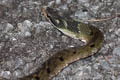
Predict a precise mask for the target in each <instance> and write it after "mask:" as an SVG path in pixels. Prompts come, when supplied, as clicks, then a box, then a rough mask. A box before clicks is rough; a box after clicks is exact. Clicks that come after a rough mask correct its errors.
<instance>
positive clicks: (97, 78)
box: [0, 0, 120, 80]
mask: <svg viewBox="0 0 120 80" xmlns="http://www.w3.org/2000/svg"><path fill="white" fill-rule="evenodd" d="M119 4H120V1H119V0H0V80H18V78H21V77H24V76H27V75H29V74H31V73H34V72H36V70H37V69H38V68H40V67H41V66H42V64H43V63H44V62H45V61H46V60H47V59H48V58H49V57H51V56H52V55H54V54H55V53H57V52H59V51H60V50H62V49H64V48H69V47H71V46H83V45H84V43H83V42H81V41H79V40H75V39H72V38H70V37H68V36H65V35H63V34H62V33H61V32H59V31H58V30H56V29H55V28H54V27H53V26H52V25H51V24H50V23H49V22H47V21H45V19H44V17H43V16H42V15H41V7H42V6H49V7H52V8H55V9H58V10H59V11H61V12H63V13H64V14H65V15H66V14H67V15H70V16H71V17H72V18H74V19H76V20H79V21H82V22H85V23H89V24H92V25H95V26H97V27H98V28H99V29H100V30H101V31H102V32H103V33H104V37H105V39H104V44H103V47H102V48H101V50H100V51H99V52H98V53H96V54H95V55H93V56H91V57H88V58H85V59H82V60H79V61H76V62H74V63H72V64H70V65H69V66H67V67H66V68H64V69H63V70H62V71H61V72H60V73H59V74H58V75H57V76H56V77H54V78H53V80H120V46H119V45H120V26H119V25H120V18H119V14H120V5H119ZM95 20H98V21H95Z"/></svg>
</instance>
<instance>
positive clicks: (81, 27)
mask: <svg viewBox="0 0 120 80" xmlns="http://www.w3.org/2000/svg"><path fill="white" fill-rule="evenodd" d="M42 12H43V16H44V17H45V18H46V19H47V20H49V21H50V23H51V24H52V25H53V26H54V27H55V28H56V29H58V30H59V31H61V32H63V33H64V34H65V35H68V36H70V37H72V38H75V39H79V40H81V41H83V42H84V43H85V45H83V46H77V47H70V48H68V49H63V50H61V51H59V52H57V53H56V54H54V55H53V56H51V57H50V58H49V59H48V60H47V61H45V62H44V63H43V64H42V67H41V68H40V69H39V70H37V72H35V73H33V74H31V75H29V76H27V77H24V78H22V79H21V80H52V79H53V77H55V76H56V75H57V74H58V73H59V72H61V70H63V68H64V67H66V66H68V65H69V64H70V63H72V62H74V61H77V60H80V59H83V58H87V57H89V56H92V55H93V54H95V53H97V52H98V51H99V50H100V49H101V47H102V44H103V41H104V35H103V32H102V31H101V30H99V29H97V28H96V27H95V26H93V25H90V24H86V23H83V22H80V21H77V20H75V19H72V18H71V17H69V16H66V17H65V16H62V15H60V14H59V13H58V12H59V11H57V10H56V9H53V8H50V7H46V8H43V9H42Z"/></svg>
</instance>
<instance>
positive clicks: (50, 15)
mask: <svg viewBox="0 0 120 80" xmlns="http://www.w3.org/2000/svg"><path fill="white" fill-rule="evenodd" d="M42 13H43V16H45V17H46V19H47V20H48V21H50V22H51V23H52V24H54V25H55V26H56V27H57V28H65V25H67V23H65V21H64V17H63V16H61V15H60V14H59V12H58V11H57V10H55V9H52V8H50V7H44V8H42Z"/></svg>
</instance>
